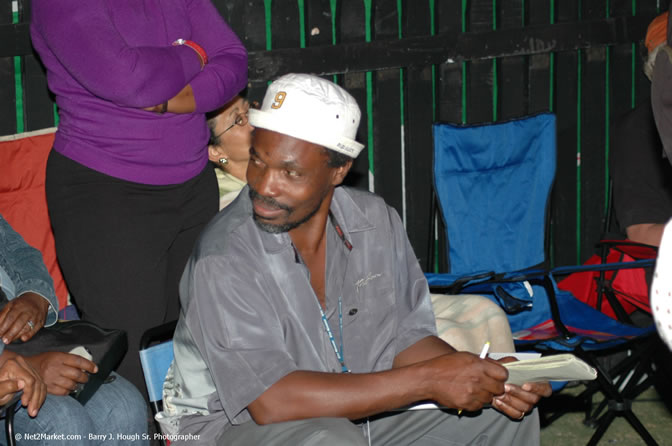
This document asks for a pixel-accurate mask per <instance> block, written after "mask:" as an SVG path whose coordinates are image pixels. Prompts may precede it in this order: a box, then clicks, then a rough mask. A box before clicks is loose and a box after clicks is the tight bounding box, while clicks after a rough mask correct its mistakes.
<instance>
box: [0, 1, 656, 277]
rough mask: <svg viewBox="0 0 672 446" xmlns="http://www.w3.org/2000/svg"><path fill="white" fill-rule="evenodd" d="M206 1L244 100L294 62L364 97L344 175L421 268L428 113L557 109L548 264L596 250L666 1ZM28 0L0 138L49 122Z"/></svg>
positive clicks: (426, 248) (7, 71) (428, 235)
mask: <svg viewBox="0 0 672 446" xmlns="http://www.w3.org/2000/svg"><path fill="white" fill-rule="evenodd" d="M214 3H215V4H216V6H217V7H218V9H219V11H220V13H221V14H222V16H223V17H224V18H225V19H226V20H227V21H228V22H229V23H230V24H231V26H232V27H233V28H234V30H235V31H236V32H237V33H238V35H239V36H240V37H241V39H242V40H243V42H244V43H245V45H246V46H247V48H248V50H249V51H250V67H249V78H250V82H249V88H248V95H249V96H250V97H251V98H252V99H260V98H261V97H263V92H264V89H265V86H266V84H267V82H268V80H270V79H273V78H274V77H276V76H278V75H281V74H284V73H287V72H312V73H318V74H322V75H327V76H331V78H333V79H334V80H336V81H337V82H338V83H339V84H341V85H343V86H344V87H345V88H346V89H348V90H349V91H350V92H351V93H352V94H353V95H354V96H355V98H357V100H358V102H359V104H360V106H361V108H362V111H363V117H362V124H361V126H360V130H359V135H358V138H359V140H360V141H362V142H364V143H365V144H366V145H367V149H366V151H365V152H363V153H362V155H360V157H359V158H358V160H357V162H356V164H355V167H354V171H353V173H352V174H351V177H350V178H349V180H348V181H349V182H350V183H351V184H354V185H356V186H358V187H363V188H368V189H370V190H373V191H375V192H376V193H378V194H380V195H382V196H383V197H384V198H385V199H386V200H387V201H388V203H390V204H391V205H392V206H394V207H395V208H396V209H397V210H398V211H399V213H400V215H401V216H402V218H403V220H404V222H405V225H406V228H407V232H408V235H409V237H410V239H411V243H412V244H413V246H414V248H415V250H416V254H417V256H418V258H419V259H420V260H421V263H422V265H423V268H425V269H426V270H432V269H434V268H436V267H437V265H439V267H440V264H441V263H442V262H441V256H440V255H438V256H431V252H430V251H431V250H432V249H433V248H434V246H435V245H436V244H437V243H436V242H435V235H434V233H432V232H431V231H430V229H429V228H430V227H431V224H430V223H431V221H432V219H433V216H432V215H431V209H432V198H431V163H432V138H431V123H432V122H434V121H437V120H438V121H451V122H461V123H478V122H493V121H501V120H507V119H510V118H514V117H518V116H523V115H527V114H532V113H537V112H543V111H552V112H554V113H556V114H557V117H558V170H557V177H556V181H555V187H554V192H553V203H552V210H551V234H552V240H551V243H550V245H551V251H552V259H553V261H554V263H555V264H572V263H575V262H577V261H583V260H584V259H586V258H587V257H588V256H589V254H590V253H592V250H593V245H594V243H595V242H596V241H597V240H598V238H599V235H600V232H601V229H602V217H603V214H604V211H605V206H606V190H607V183H608V176H609V172H608V164H607V161H608V157H609V145H610V139H609V135H610V130H611V127H612V123H613V122H614V120H615V118H616V117H617V116H618V115H620V114H622V113H624V112H625V111H627V110H629V109H630V108H631V107H633V106H634V105H635V104H636V103H637V102H639V101H642V100H646V99H647V98H648V94H649V84H648V80H647V79H646V78H645V77H644V75H643V74H642V72H641V62H642V60H643V57H644V54H645V48H644V47H643V45H642V40H643V38H644V36H645V33H646V27H647V26H648V24H649V22H650V21H651V20H652V19H653V18H654V17H655V16H656V15H657V14H658V13H660V12H661V10H662V9H666V5H665V6H663V5H661V4H660V3H661V2H660V0H627V1H626V0H583V1H582V0H214ZM663 3H665V2H663ZM29 11H30V7H29V1H28V0H19V1H10V0H5V1H4V2H2V5H1V6H0V42H2V46H1V47H0V135H2V134H13V133H17V132H23V131H29V130H35V129H39V128H44V127H51V126H54V125H56V124H57V122H58V115H57V112H56V110H55V108H54V105H53V102H52V99H51V97H50V95H49V93H48V91H47V86H46V81H45V77H44V73H43V69H42V67H41V66H40V63H39V61H38V59H37V58H36V56H35V55H34V53H33V51H32V49H31V45H30V37H29V34H28V22H29V20H30V17H29V15H30V14H29ZM465 229H466V230H468V229H467V228H465ZM438 232H440V228H439V231H438ZM438 239H439V240H438V245H439V249H438V250H436V251H438V252H441V251H442V248H441V247H440V245H441V237H438Z"/></svg>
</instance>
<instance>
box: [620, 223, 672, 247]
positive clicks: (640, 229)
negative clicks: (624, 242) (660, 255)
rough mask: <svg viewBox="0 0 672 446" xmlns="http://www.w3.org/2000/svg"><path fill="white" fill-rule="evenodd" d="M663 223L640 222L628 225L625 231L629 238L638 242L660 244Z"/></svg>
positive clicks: (663, 227)
mask: <svg viewBox="0 0 672 446" xmlns="http://www.w3.org/2000/svg"><path fill="white" fill-rule="evenodd" d="M664 229H665V225H664V224H659V223H641V224H637V225H630V226H628V227H627V228H626V230H625V232H626V234H627V236H628V238H629V239H630V240H632V241H633V242H638V243H645V244H647V245H652V246H660V240H661V239H662V238H663V230H664Z"/></svg>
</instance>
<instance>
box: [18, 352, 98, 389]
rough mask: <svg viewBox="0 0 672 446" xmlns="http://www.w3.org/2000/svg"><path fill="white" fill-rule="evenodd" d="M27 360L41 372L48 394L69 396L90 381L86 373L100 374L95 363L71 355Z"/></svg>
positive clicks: (47, 356) (37, 356)
mask: <svg viewBox="0 0 672 446" xmlns="http://www.w3.org/2000/svg"><path fill="white" fill-rule="evenodd" d="M26 360H27V361H28V363H29V364H31V365H32V366H33V367H34V368H35V369H36V370H37V371H38V372H39V374H40V376H41V377H42V379H43V380H44V382H45V384H46V385H47V392H49V393H51V394H53V395H67V394H69V393H70V392H72V391H73V390H75V389H76V388H77V386H79V385H80V384H84V383H86V382H87V381H88V380H89V376H88V375H87V374H86V372H89V373H97V372H98V366H96V364H95V363H93V362H91V361H89V360H88V359H84V358H82V357H81V356H79V355H73V354H70V353H61V352H47V353H40V354H37V355H34V356H29V357H27V358H26Z"/></svg>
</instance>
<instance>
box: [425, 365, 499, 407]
mask: <svg viewBox="0 0 672 446" xmlns="http://www.w3.org/2000/svg"><path fill="white" fill-rule="evenodd" d="M418 365H419V366H421V367H426V368H428V369H429V375H428V377H429V379H430V380H431V383H430V386H431V387H430V389H431V390H430V395H431V399H433V400H434V401H436V402H437V403H439V404H440V405H442V406H446V407H452V408H455V409H464V410H469V411H474V410H478V409H480V408H482V407H483V405H484V404H487V403H490V402H491V401H492V400H493V398H494V397H495V396H496V395H502V394H504V390H505V388H504V382H505V381H506V378H508V376H509V373H508V372H507V370H506V368H504V367H503V366H501V365H500V364H498V363H497V362H495V361H492V360H489V359H480V358H479V357H478V356H476V355H473V354H471V353H466V352H457V353H451V354H447V355H443V356H439V357H437V358H434V359H431V360H429V361H426V362H425V363H423V364H418Z"/></svg>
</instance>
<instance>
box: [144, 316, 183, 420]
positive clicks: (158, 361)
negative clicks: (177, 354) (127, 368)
mask: <svg viewBox="0 0 672 446" xmlns="http://www.w3.org/2000/svg"><path fill="white" fill-rule="evenodd" d="M176 326H177V321H171V322H167V323H165V324H163V325H159V326H158V327H152V328H150V329H148V330H146V331H145V332H144V333H143V334H142V338H141V339H140V348H139V353H140V363H141V365H142V372H143V373H144V375H145V384H146V385H147V393H148V396H149V402H150V403H151V405H152V409H153V410H154V414H156V413H157V412H159V411H160V410H161V407H160V406H159V403H160V402H161V401H162V400H163V381H164V380H165V378H166V373H167V372H168V368H169V367H170V364H171V363H172V362H173V356H174V353H173V339H172V338H173V333H174V332H175V327H176Z"/></svg>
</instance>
